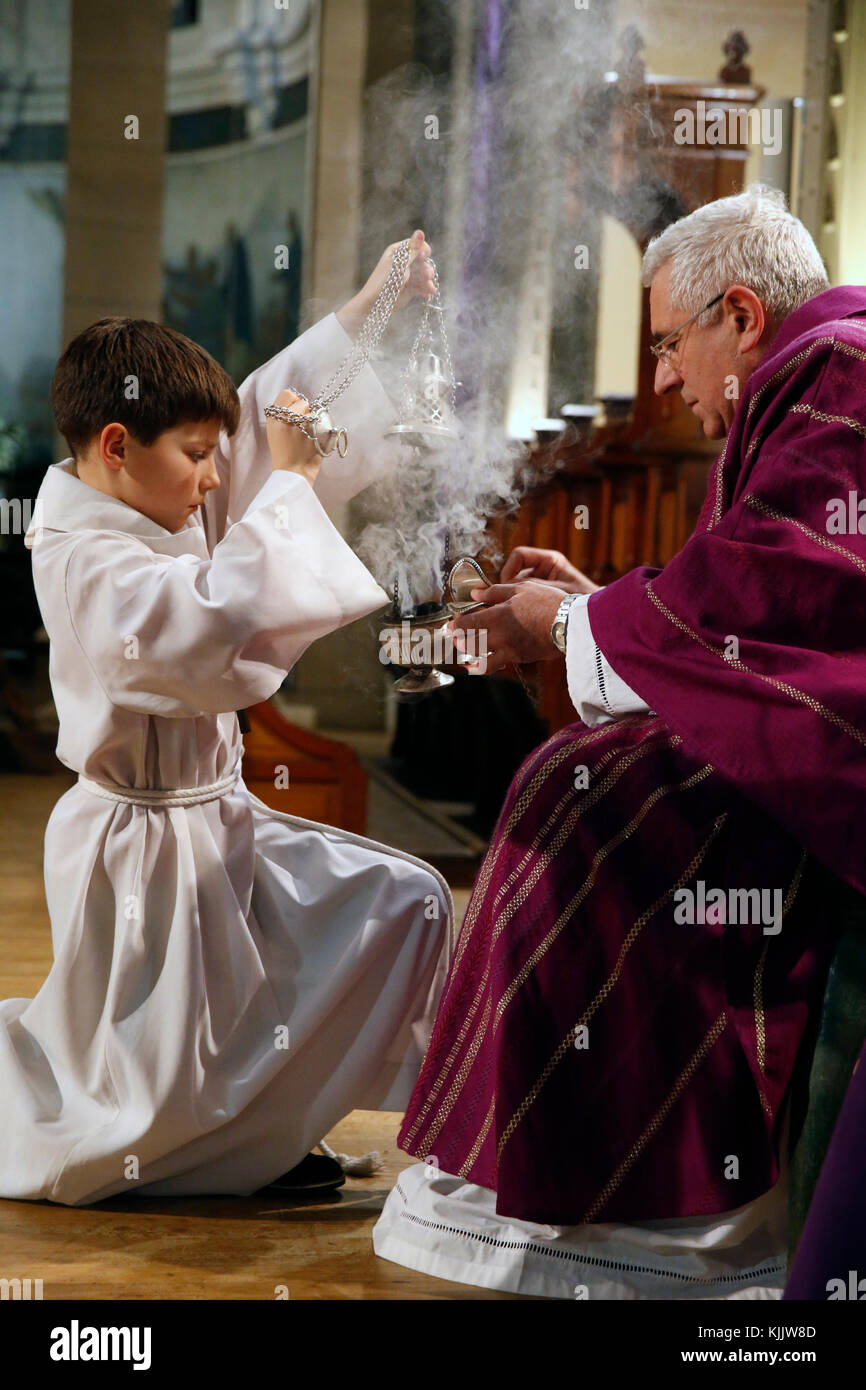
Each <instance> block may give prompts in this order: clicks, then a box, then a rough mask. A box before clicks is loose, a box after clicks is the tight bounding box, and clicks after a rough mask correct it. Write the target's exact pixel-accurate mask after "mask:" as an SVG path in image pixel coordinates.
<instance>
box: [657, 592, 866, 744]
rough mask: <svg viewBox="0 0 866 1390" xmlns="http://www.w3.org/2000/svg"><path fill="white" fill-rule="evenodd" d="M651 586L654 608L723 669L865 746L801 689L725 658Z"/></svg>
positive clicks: (856, 733)
mask: <svg viewBox="0 0 866 1390" xmlns="http://www.w3.org/2000/svg"><path fill="white" fill-rule="evenodd" d="M652 583H653V582H652V580H650V582H649V583H648V584H647V585H646V587H645V589H644V593H646V594H647V595H648V596H649V598H650V599H651V600H652V602H653V603H654V604H655V606H656V608H658V609H659V611H660V612H661V613H663V614H664V616H665V617H666V618H667V620H668V622H670V623H673V625H674V627H676V628H679V630H680V632H684V633H685V634H686V636H687V637H691V639H692V641H693V642H697V643H698V645H699V646H701V647H703V648H704V650H705V651H708V652H711V653H712V655H713V656H717V657H718V658H719V660H720V661H722V662H724V664H725V666H730V667H732V668H733V669H734V670H735V671H743V672H744V673H745V674H746V675H748V676H755V677H757V679H758V680H760V681H764V683H765V684H766V685H771V686H773V688H774V689H775V690H781V692H782V694H783V695H789V696H790V697H791V699H793V700H797V701H799V703H800V704H803V705H807V706H808V707H809V709H811V710H813V711H814V713H815V714H820V716H821V718H822V719H826V720H827V722H828V723H829V724H833V725H835V727H836V728H837V729H841V730H842V732H843V733H845V734H847V735H848V737H849V738H852V739H854V741H855V742H856V743H860V744H863V745H866V734H863V733H861V732H860V730H859V729H855V727H854V725H853V724H849V722H848V720H847V719H844V718H843V717H842V715H841V714H836V712H835V711H834V710H831V709H828V708H827V706H826V705H822V704H821V702H820V700H816V699H814V697H813V696H811V695H807V694H806V692H805V691H804V690H798V688H797V687H796V686H795V685H791V684H790V683H789V682H788V681H780V680H777V679H776V677H775V676H768V675H765V674H764V672H763V671H756V670H754V668H753V667H751V666H747V665H746V663H745V661H742V660H741V659H740V658H739V657H734V656H727V655H726V654H725V652H724V651H722V650H721V649H720V648H719V647H714V646H712V645H711V643H709V642H707V641H705V640H704V638H703V637H701V635H700V633H698V632H695V630H694V628H692V627H689V625H688V623H686V622H683V620H682V618H678V617H677V615H676V614H675V613H672V612H671V610H670V608H668V606H667V604H666V603H665V602H664V600H663V599H660V598H659V596H658V594H657V593H656V592H655V590H654V589H653V587H652Z"/></svg>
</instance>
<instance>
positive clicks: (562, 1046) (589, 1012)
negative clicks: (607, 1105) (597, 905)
mask: <svg viewBox="0 0 866 1390" xmlns="http://www.w3.org/2000/svg"><path fill="white" fill-rule="evenodd" d="M712 771H713V768H712V767H711V766H710V764H709V763H708V764H707V765H706V767H703V768H701V770H700V772H696V773H695V774H694V775H693V776H692V777H690V778H688V779H687V780H686V781H685V782H680V783H678V784H676V786H675V788H672V787H659V788H658V789H657V791H656V792H654V793H653V795H652V797H648V798H647V800H646V801H645V802H644V805H643V806H642V807H641V810H640V811H639V812H638V815H637V816H636V817H635V819H634V820H633V821H631V822H630V824H629V826H627V827H626V830H627V832H628V834H631V832H632V830H633V829H634V827H635V825H637V824H638V823H639V821H640V820H642V819H643V816H644V815H645V814H646V811H647V810H648V809H649V807H650V805H651V804H655V802H656V801H657V800H659V799H660V797H661V796H666V795H667V794H668V792H670V791H672V790H674V789H675V790H677V791H685V790H686V789H687V788H688V787H690V786H694V785H695V784H696V783H698V782H699V781H702V780H703V778H704V777H706V776H708V775H709V773H711V772H712ZM726 820H727V815H726V814H725V813H723V814H722V815H720V816H717V817H716V819H715V821H714V822H713V828H712V830H711V832H710V834H709V835H708V836H707V839H706V840H705V841H704V843H703V845H701V848H700V849H699V850H698V852H697V854H695V856H694V857H693V859H692V860H691V862H690V863H689V864H688V865H687V866H686V868H685V869H684V870H683V871H682V873H681V874H680V875H679V877H678V878H677V879H676V880H675V881H674V882H673V883H672V884H671V886H670V887H669V888H668V889H666V890H665V892H664V893H663V894H662V895H661V897H660V898H657V899H656V901H655V902H654V903H652V904H651V905H650V906H649V907H648V908H647V909H646V910H645V911H644V912H642V913H641V915H640V917H638V919H637V921H636V922H634V923H633V924H632V926H631V927H630V928H629V930H628V933H627V935H626V937H625V939H624V941H623V943H622V945H621V946H620V950H619V956H618V958H617V962H616V965H615V966H614V968H613V970H612V971H611V973H610V974H609V975H608V977H607V979H606V980H605V982H604V984H603V985H602V987H601V989H600V990H599V991H598V993H597V994H596V995H595V997H594V998H593V999H592V1000H591V1001H590V1003H589V1004H588V1005H587V1007H586V1009H585V1010H584V1012H583V1013H582V1014H581V1016H580V1018H579V1019H578V1020H577V1022H576V1023H575V1025H574V1027H573V1028H570V1029H569V1031H568V1032H567V1033H566V1035H565V1037H564V1038H563V1039H562V1041H561V1042H560V1043H559V1045H558V1047H557V1048H556V1051H555V1052H554V1053H553V1055H552V1057H550V1059H549V1060H548V1062H547V1063H546V1065H545V1067H544V1070H543V1071H542V1073H541V1075H540V1076H539V1077H538V1079H537V1081H535V1082H534V1083H533V1086H532V1088H531V1089H530V1091H529V1092H528V1094H527V1095H526V1096H525V1097H524V1098H523V1100H522V1101H521V1102H520V1104H519V1106H518V1107H517V1109H516V1110H515V1112H514V1114H513V1115H512V1117H511V1119H510V1120H509V1121H508V1124H507V1125H506V1126H505V1129H504V1130H503V1131H502V1135H501V1136H500V1139H499V1144H498V1146H497V1150H496V1155H497V1159H498V1158H500V1157H501V1156H502V1150H503V1149H504V1148H505V1145H506V1144H507V1143H508V1140H509V1139H510V1138H511V1136H512V1134H513V1133H514V1131H515V1129H516V1128H517V1126H518V1125H519V1124H520V1121H521V1120H522V1119H523V1117H524V1116H525V1115H526V1114H527V1113H528V1111H529V1108H530V1106H531V1105H532V1104H533V1102H534V1101H535V1100H536V1098H537V1097H538V1095H539V1093H540V1092H541V1089H542V1087H543V1086H544V1085H545V1083H546V1081H547V1080H548V1078H549V1077H550V1076H551V1075H552V1074H553V1072H554V1070H555V1069H556V1067H557V1066H558V1065H559V1063H560V1062H561V1061H562V1059H563V1057H565V1055H566V1054H567V1052H568V1050H569V1048H571V1047H572V1046H573V1044H574V1039H575V1037H576V1036H577V1030H578V1028H581V1027H583V1026H584V1025H585V1024H587V1023H588V1022H589V1020H590V1019H591V1018H592V1017H593V1015H594V1014H595V1013H597V1012H598V1010H599V1009H600V1008H601V1006H602V1004H603V1003H604V1002H605V1000H606V999H607V997H608V995H609V994H610V993H611V991H612V990H613V989H614V987H615V986H616V984H617V983H618V981H619V979H620V976H621V975H622V969H623V966H624V964H625V959H626V956H627V955H628V953H629V951H630V950H631V948H632V946H633V945H634V943H635V941H636V940H637V938H638V936H639V935H640V933H641V931H642V930H643V928H644V927H645V926H646V924H647V922H648V921H649V920H650V919H651V918H652V917H653V916H654V915H655V913H656V912H658V910H659V908H660V907H661V906H662V905H663V904H664V903H665V902H667V901H668V899H669V898H670V897H672V895H673V894H674V893H675V892H676V891H677V889H678V888H682V887H683V885H684V884H686V883H688V881H689V879H690V878H691V877H692V876H693V875H694V874H695V873H696V872H697V869H698V867H699V865H700V864H701V863H702V861H703V859H704V857H705V855H706V853H707V850H708V849H709V847H710V845H711V844H712V843H713V840H714V839H715V838H716V836H717V835H718V833H719V831H720V830H721V828H722V826H723V825H724V823H725V821H726ZM615 838H617V839H620V838H625V836H622V837H620V836H617V837H615ZM606 848H607V846H605V849H606ZM571 908H572V904H569V907H568V908H566V912H565V913H563V917H565V916H566V914H567V913H568V912H569V911H570V910H571ZM561 921H562V918H560V922H561ZM558 926H559V923H557V927H558ZM553 930H556V928H554V929H553ZM548 935H549V937H550V935H551V934H550V933H549V934H548ZM546 942H547V944H549V941H547V939H546ZM524 978H525V977H524ZM520 983H522V981H521V982H520ZM510 988H511V987H509V989H510ZM512 997H513V995H512ZM504 998H505V996H503V999H504ZM509 1002H510V1000H509ZM501 1003H502V1001H500V1004H501ZM498 1014H499V1010H497V1020H496V1022H498ZM495 1026H496V1023H494V1027H495Z"/></svg>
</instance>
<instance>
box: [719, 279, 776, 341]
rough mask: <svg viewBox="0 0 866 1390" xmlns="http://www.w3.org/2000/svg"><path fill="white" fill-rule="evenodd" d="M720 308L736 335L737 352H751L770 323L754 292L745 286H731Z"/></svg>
mask: <svg viewBox="0 0 866 1390" xmlns="http://www.w3.org/2000/svg"><path fill="white" fill-rule="evenodd" d="M722 308H723V309H724V312H725V315H726V316H727V318H728V319H729V322H730V324H731V326H732V327H733V328H734V330H735V333H736V335H737V342H736V350H737V352H739V353H741V354H745V353H747V352H751V351H752V350H753V349H754V348H756V347H757V346H758V344H759V343H760V341H761V339H762V338H763V336H764V333H765V331H766V329H767V328H768V327H769V323H770V316H769V314H768V313H767V310H766V309H765V308H764V306H763V304H762V303H761V301H760V299H759V298H758V296H757V295H756V294H755V291H754V290H750V289H749V288H748V286H747V285H731V287H730V289H729V290H728V291H727V293H726V295H725V298H724V301H723V303H722Z"/></svg>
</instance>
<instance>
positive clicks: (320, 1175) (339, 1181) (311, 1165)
mask: <svg viewBox="0 0 866 1390" xmlns="http://www.w3.org/2000/svg"><path fill="white" fill-rule="evenodd" d="M345 1181H346V1175H345V1173H344V1172H343V1170H342V1168H341V1167H340V1165H339V1163H338V1162H337V1161H336V1159H334V1158H328V1157H327V1155H326V1154H307V1156H306V1158H302V1159H301V1161H300V1163H298V1164H296V1165H295V1167H294V1168H291V1169H290V1170H289V1172H288V1173H283V1176H282V1177H281V1178H275V1179H274V1181H273V1182H272V1183H269V1184H268V1186H269V1187H275V1188H277V1189H278V1190H279V1191H280V1192H301V1193H303V1192H327V1191H328V1189H329V1188H333V1187H342V1186H343V1183H344V1182H345Z"/></svg>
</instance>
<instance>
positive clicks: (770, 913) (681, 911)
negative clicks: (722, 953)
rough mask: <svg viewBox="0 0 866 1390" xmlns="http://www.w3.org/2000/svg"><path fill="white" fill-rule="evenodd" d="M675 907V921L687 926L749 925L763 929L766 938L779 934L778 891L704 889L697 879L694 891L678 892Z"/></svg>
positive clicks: (780, 910) (780, 903)
mask: <svg viewBox="0 0 866 1390" xmlns="http://www.w3.org/2000/svg"><path fill="white" fill-rule="evenodd" d="M674 903H675V904H676V906H675V907H674V921H675V922H679V923H684V924H686V925H688V926H693V925H694V924H695V923H696V922H700V923H706V924H707V925H709V926H722V925H724V924H725V923H728V924H729V925H730V926H737V925H746V924H752V925H754V926H761V927H763V929H764V935H765V936H778V934H779V932H780V931H781V930H782V890H781V888H728V889H727V890H726V889H724V888H707V885H706V883H705V882H704V880H703V879H702V878H699V879H698V881H697V883H696V885H695V887H694V888H677V889H676V891H675V893H674Z"/></svg>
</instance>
